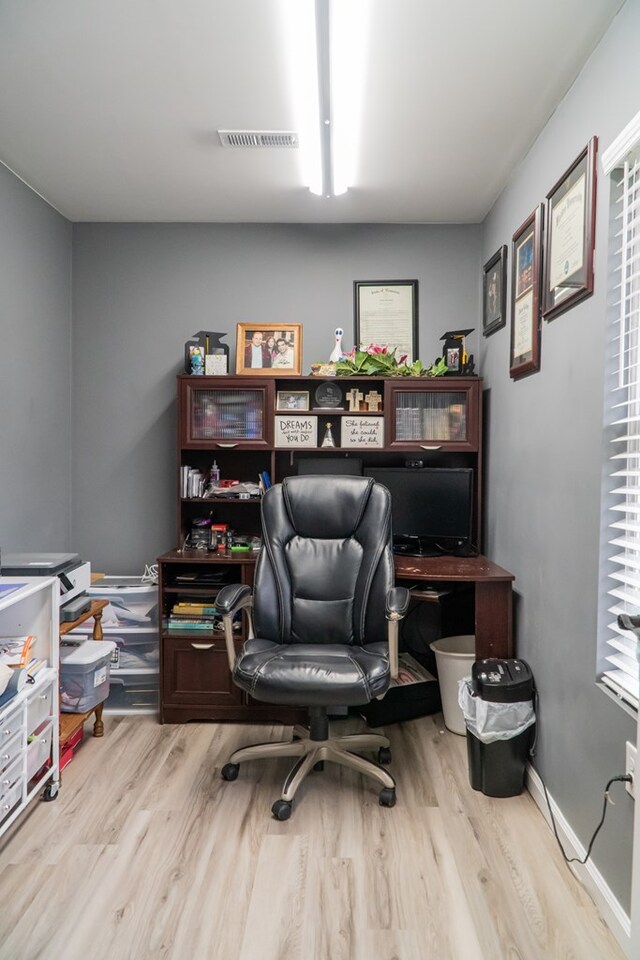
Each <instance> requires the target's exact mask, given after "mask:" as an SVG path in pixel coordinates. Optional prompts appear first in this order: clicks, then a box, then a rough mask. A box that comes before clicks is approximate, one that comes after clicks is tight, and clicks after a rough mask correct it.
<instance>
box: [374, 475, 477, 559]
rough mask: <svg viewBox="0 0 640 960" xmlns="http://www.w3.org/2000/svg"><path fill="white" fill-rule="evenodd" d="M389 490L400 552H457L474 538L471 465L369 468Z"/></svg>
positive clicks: (395, 541) (469, 545)
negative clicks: (472, 531)
mask: <svg viewBox="0 0 640 960" xmlns="http://www.w3.org/2000/svg"><path fill="white" fill-rule="evenodd" d="M364 473H365V475H366V476H368V477H373V479H374V480H376V481H377V482H378V483H381V484H383V485H384V486H385V487H386V488H387V489H388V490H389V493H390V494H391V523H392V527H393V540H394V546H395V549H396V551H397V552H398V553H408V554H413V553H415V554H423V555H425V554H432V555H438V554H440V553H451V554H455V553H459V552H464V551H466V550H469V549H470V547H471V541H472V533H471V530H472V516H473V470H471V469H463V468H457V469H456V468H434V467H424V468H421V469H413V468H410V467H366V468H365V471H364Z"/></svg>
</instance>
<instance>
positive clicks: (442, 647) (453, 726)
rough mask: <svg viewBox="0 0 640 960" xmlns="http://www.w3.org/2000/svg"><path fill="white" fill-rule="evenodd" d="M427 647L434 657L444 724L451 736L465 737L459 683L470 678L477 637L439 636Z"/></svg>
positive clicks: (465, 730)
mask: <svg viewBox="0 0 640 960" xmlns="http://www.w3.org/2000/svg"><path fill="white" fill-rule="evenodd" d="M429 646H430V647H431V649H432V650H433V652H434V653H435V655H436V664H437V666H438V682H439V684H440V696H441V698H442V712H443V714H444V725H445V727H446V728H447V730H450V731H451V733H459V734H461V735H462V736H465V734H466V732H467V728H466V724H465V722H464V714H463V712H462V710H461V709H460V706H459V704H458V681H459V680H463V679H464V677H470V676H471V664H472V663H473V661H474V660H475V659H476V638H475V637H474V636H469V635H467V636H461V637H442V638H441V639H440V640H434V641H433V643H430V644H429Z"/></svg>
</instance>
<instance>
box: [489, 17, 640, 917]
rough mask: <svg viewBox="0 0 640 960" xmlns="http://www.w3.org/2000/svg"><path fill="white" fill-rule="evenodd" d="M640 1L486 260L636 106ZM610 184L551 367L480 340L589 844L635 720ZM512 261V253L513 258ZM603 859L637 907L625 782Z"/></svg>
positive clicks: (515, 536)
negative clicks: (617, 580) (609, 474)
mask: <svg viewBox="0 0 640 960" xmlns="http://www.w3.org/2000/svg"><path fill="white" fill-rule="evenodd" d="M638 37H640V3H638V2H635V0H634V2H628V3H627V4H626V5H625V7H623V9H622V11H621V13H620V14H619V15H618V17H617V18H616V20H615V21H614V23H613V24H612V26H611V28H610V30H609V31H608V33H607V34H606V36H605V37H604V39H603V41H602V42H601V44H600V45H599V47H598V48H597V49H596V51H595V52H594V54H593V55H592V57H591V59H590V61H589V62H588V63H587V65H586V67H585V68H584V70H583V71H582V73H581V75H580V76H579V77H578V79H577V80H576V82H575V84H574V86H573V88H572V89H571V90H570V92H569V94H568V95H567V97H566V98H565V100H564V101H563V103H561V104H560V106H559V107H558V108H557V110H556V111H555V114H554V115H553V117H552V118H551V120H550V121H549V123H548V124H547V126H546V128H545V130H544V131H543V133H542V135H541V136H540V137H539V138H538V140H537V142H536V144H535V145H534V147H533V148H532V150H531V151H530V153H529V155H528V157H527V158H526V161H525V162H524V163H523V164H522V166H521V168H520V169H519V170H518V171H517V173H516V174H515V176H514V177H513V178H512V180H511V182H510V184H509V186H508V188H507V189H506V190H505V191H504V193H503V195H502V196H501V197H500V199H499V201H498V202H497V203H496V205H495V206H494V209H493V210H492V212H491V214H490V216H489V217H488V218H487V220H486V222H485V226H484V233H483V239H482V255H483V261H485V260H488V259H489V257H490V256H491V254H493V253H494V252H495V250H497V249H498V247H499V246H500V245H501V244H502V243H506V244H508V245H509V258H510V260H511V249H510V240H511V236H512V234H513V232H514V230H515V229H516V228H517V227H518V226H519V224H520V223H522V221H523V220H524V219H525V218H526V217H527V216H528V215H529V213H530V212H531V211H532V210H533V209H534V208H535V206H536V205H537V204H538V203H539V202H540V201H541V200H543V199H544V197H545V194H546V193H547V192H548V191H549V190H550V189H551V187H552V186H553V184H554V183H555V182H556V180H557V179H558V177H560V176H561V174H562V173H563V171H564V170H565V169H566V167H567V166H568V165H569V164H570V163H571V162H572V160H573V159H574V158H575V156H577V154H578V153H579V152H580V150H581V149H582V148H583V147H584V145H585V144H586V143H587V141H588V140H589V139H590V137H591V136H593V135H594V134H596V135H597V136H598V137H599V140H600V152H602V151H603V150H604V149H605V148H606V147H607V146H608V145H609V144H610V143H611V141H612V140H613V139H614V138H615V136H616V135H617V134H618V133H619V132H620V130H621V129H622V128H623V127H624V126H625V125H626V123H628V121H629V120H630V119H631V118H632V117H633V116H634V115H635V113H636V112H637V110H638V109H639V108H640V100H639V99H638V91H639V90H640V59H639V58H638V55H637V40H638ZM607 217H608V184H607V182H606V180H605V179H604V177H603V176H600V179H599V184H598V200H597V235H596V263H595V269H596V272H595V293H594V295H593V296H592V297H591V298H590V299H588V300H586V301H584V302H583V303H582V304H579V305H578V306H576V307H574V308H573V309H572V310H570V311H569V312H567V313H565V314H563V315H562V316H560V317H558V318H557V319H555V320H553V321H551V322H550V323H546V322H545V323H543V329H542V352H541V370H540V372H538V373H535V374H533V375H531V376H529V377H527V378H526V379H522V380H519V381H516V382H511V381H510V379H509V372H508V366H509V330H508V327H507V328H504V329H503V330H501V331H499V332H498V333H496V334H494V335H492V336H491V337H489V338H487V339H486V340H485V341H484V344H483V346H482V347H481V350H482V371H483V374H484V377H485V379H486V386H487V388H488V389H487V398H488V410H489V414H488V435H489V441H490V452H489V476H488V492H489V498H488V516H489V518H490V523H489V540H488V544H487V551H488V553H489V554H490V555H491V556H492V557H493V558H494V559H495V560H496V561H497V562H498V563H500V564H502V565H503V566H505V567H507V568H508V569H510V570H512V571H513V572H514V573H515V574H516V576H517V581H516V588H517V590H518V593H519V594H520V602H519V604H518V616H517V620H518V630H517V642H518V652H519V654H520V655H521V656H522V657H524V658H525V659H527V660H528V661H529V662H530V664H531V666H532V668H533V671H534V674H535V676H536V678H537V682H538V686H539V689H540V720H541V722H540V741H539V754H538V760H537V761H536V766H537V767H538V769H539V771H540V772H541V774H542V775H543V777H544V778H545V780H546V782H547V786H548V789H549V791H550V792H551V794H552V795H553V797H554V798H555V799H556V801H557V802H558V803H559V805H560V807H561V809H562V811H563V813H564V814H565V816H566V817H567V818H568V820H569V821H570V823H571V825H572V827H573V828H574V830H575V831H576V833H577V834H578V836H579V837H580V839H581V840H582V842H583V843H584V844H585V846H586V844H587V842H588V840H589V838H590V836H591V834H592V832H593V830H594V828H595V826H596V824H597V822H598V820H599V817H600V812H601V808H602V795H603V789H604V786H605V784H606V782H607V780H608V779H609V778H610V777H612V776H614V775H616V774H619V773H624V765H625V747H624V745H625V740H628V739H630V740H633V741H634V742H635V724H634V723H633V721H632V720H631V719H630V718H629V717H628V716H627V715H626V714H625V713H624V712H623V710H622V709H621V708H620V707H619V706H618V705H616V704H614V703H612V702H611V700H609V699H608V698H607V697H606V696H605V695H604V694H603V693H602V692H601V691H600V690H598V689H597V688H596V687H595V684H594V677H595V670H596V623H597V603H598V550H599V530H600V480H601V472H602V457H603V450H602V431H603V366H604V349H605V313H606V308H605V302H606V264H607V251H606V241H607ZM510 269H511V263H510V262H509V270H510ZM614 790H615V800H616V805H615V806H610V807H609V809H608V813H607V821H606V824H605V826H604V828H603V830H602V833H601V835H600V836H599V838H598V840H597V841H596V845H595V849H594V855H593V856H594V861H595V863H596V865H597V866H598V867H599V869H600V870H601V872H602V873H603V875H604V877H605V878H606V880H607V882H608V883H609V885H610V886H611V888H612V889H613V891H614V893H615V894H616V896H617V897H618V899H619V900H620V902H621V903H622V904H623V905H624V906H625V907H626V908H627V909H628V905H629V889H630V870H631V839H632V817H633V802H632V801H631V799H630V798H629V797H628V795H627V794H626V793H625V792H624V790H623V788H622V786H621V785H616V786H615V788H614Z"/></svg>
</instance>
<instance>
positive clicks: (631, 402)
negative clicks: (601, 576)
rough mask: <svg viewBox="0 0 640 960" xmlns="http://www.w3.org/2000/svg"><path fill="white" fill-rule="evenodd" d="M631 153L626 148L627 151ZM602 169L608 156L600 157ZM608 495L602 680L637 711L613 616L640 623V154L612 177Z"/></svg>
mask: <svg viewBox="0 0 640 960" xmlns="http://www.w3.org/2000/svg"><path fill="white" fill-rule="evenodd" d="M625 146H626V147H627V148H628V147H629V143H628V140H627V142H626V144H625ZM605 169H606V156H605ZM609 240H610V247H609V251H610V258H609V329H610V341H609V342H610V344H611V355H610V357H609V363H608V381H607V397H606V407H607V419H608V425H607V434H608V437H607V439H608V448H609V468H610V469H609V471H608V477H607V481H606V482H607V488H606V490H605V513H606V519H605V523H606V528H607V529H606V537H605V546H604V556H603V560H604V570H605V590H606V594H607V602H606V614H607V615H606V618H605V620H606V626H605V636H604V641H603V643H602V644H601V650H600V665H599V678H600V680H601V681H602V682H603V683H604V684H606V686H607V687H609V688H610V689H611V690H612V691H613V692H614V693H615V694H616V695H617V696H618V697H620V698H621V699H622V700H624V701H625V702H626V703H628V704H630V705H631V706H632V707H634V708H635V709H636V710H637V709H638V700H639V696H640V681H639V669H638V668H639V663H638V651H639V650H640V645H639V644H638V642H637V640H636V637H635V634H634V633H633V632H631V631H628V630H623V629H621V628H620V627H619V626H618V622H617V621H618V615H619V614H621V613H626V614H630V615H632V616H636V615H640V150H639V149H638V143H637V142H636V144H635V145H634V146H633V147H632V148H631V149H628V150H627V152H626V155H625V157H624V160H623V162H622V163H620V164H619V165H617V166H616V167H615V169H613V170H611V223H610V237H609Z"/></svg>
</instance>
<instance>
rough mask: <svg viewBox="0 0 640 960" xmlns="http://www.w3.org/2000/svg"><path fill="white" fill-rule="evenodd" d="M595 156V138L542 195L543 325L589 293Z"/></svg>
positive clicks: (594, 200)
mask: <svg viewBox="0 0 640 960" xmlns="http://www.w3.org/2000/svg"><path fill="white" fill-rule="evenodd" d="M597 152H598V138H597V137H592V138H591V140H590V141H589V143H588V144H587V145H586V147H585V148H584V150H583V151H582V152H581V153H580V155H579V156H578V157H576V159H575V160H574V162H573V163H572V164H571V166H570V167H569V169H568V170H566V171H565V173H563V174H562V176H561V177H560V179H559V180H558V182H557V183H556V184H555V185H554V186H553V187H552V188H551V190H550V191H549V193H548V194H547V198H546V209H545V223H546V225H547V226H546V233H547V235H546V241H545V256H544V278H543V284H542V316H543V317H544V318H545V320H552V319H553V318H554V317H557V316H559V315H560V314H561V313H564V312H565V310H569V309H571V307H573V306H574V305H575V304H576V303H579V302H580V300H584V299H585V297H590V296H591V294H592V293H593V251H594V243H595V225H596V155H597Z"/></svg>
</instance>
